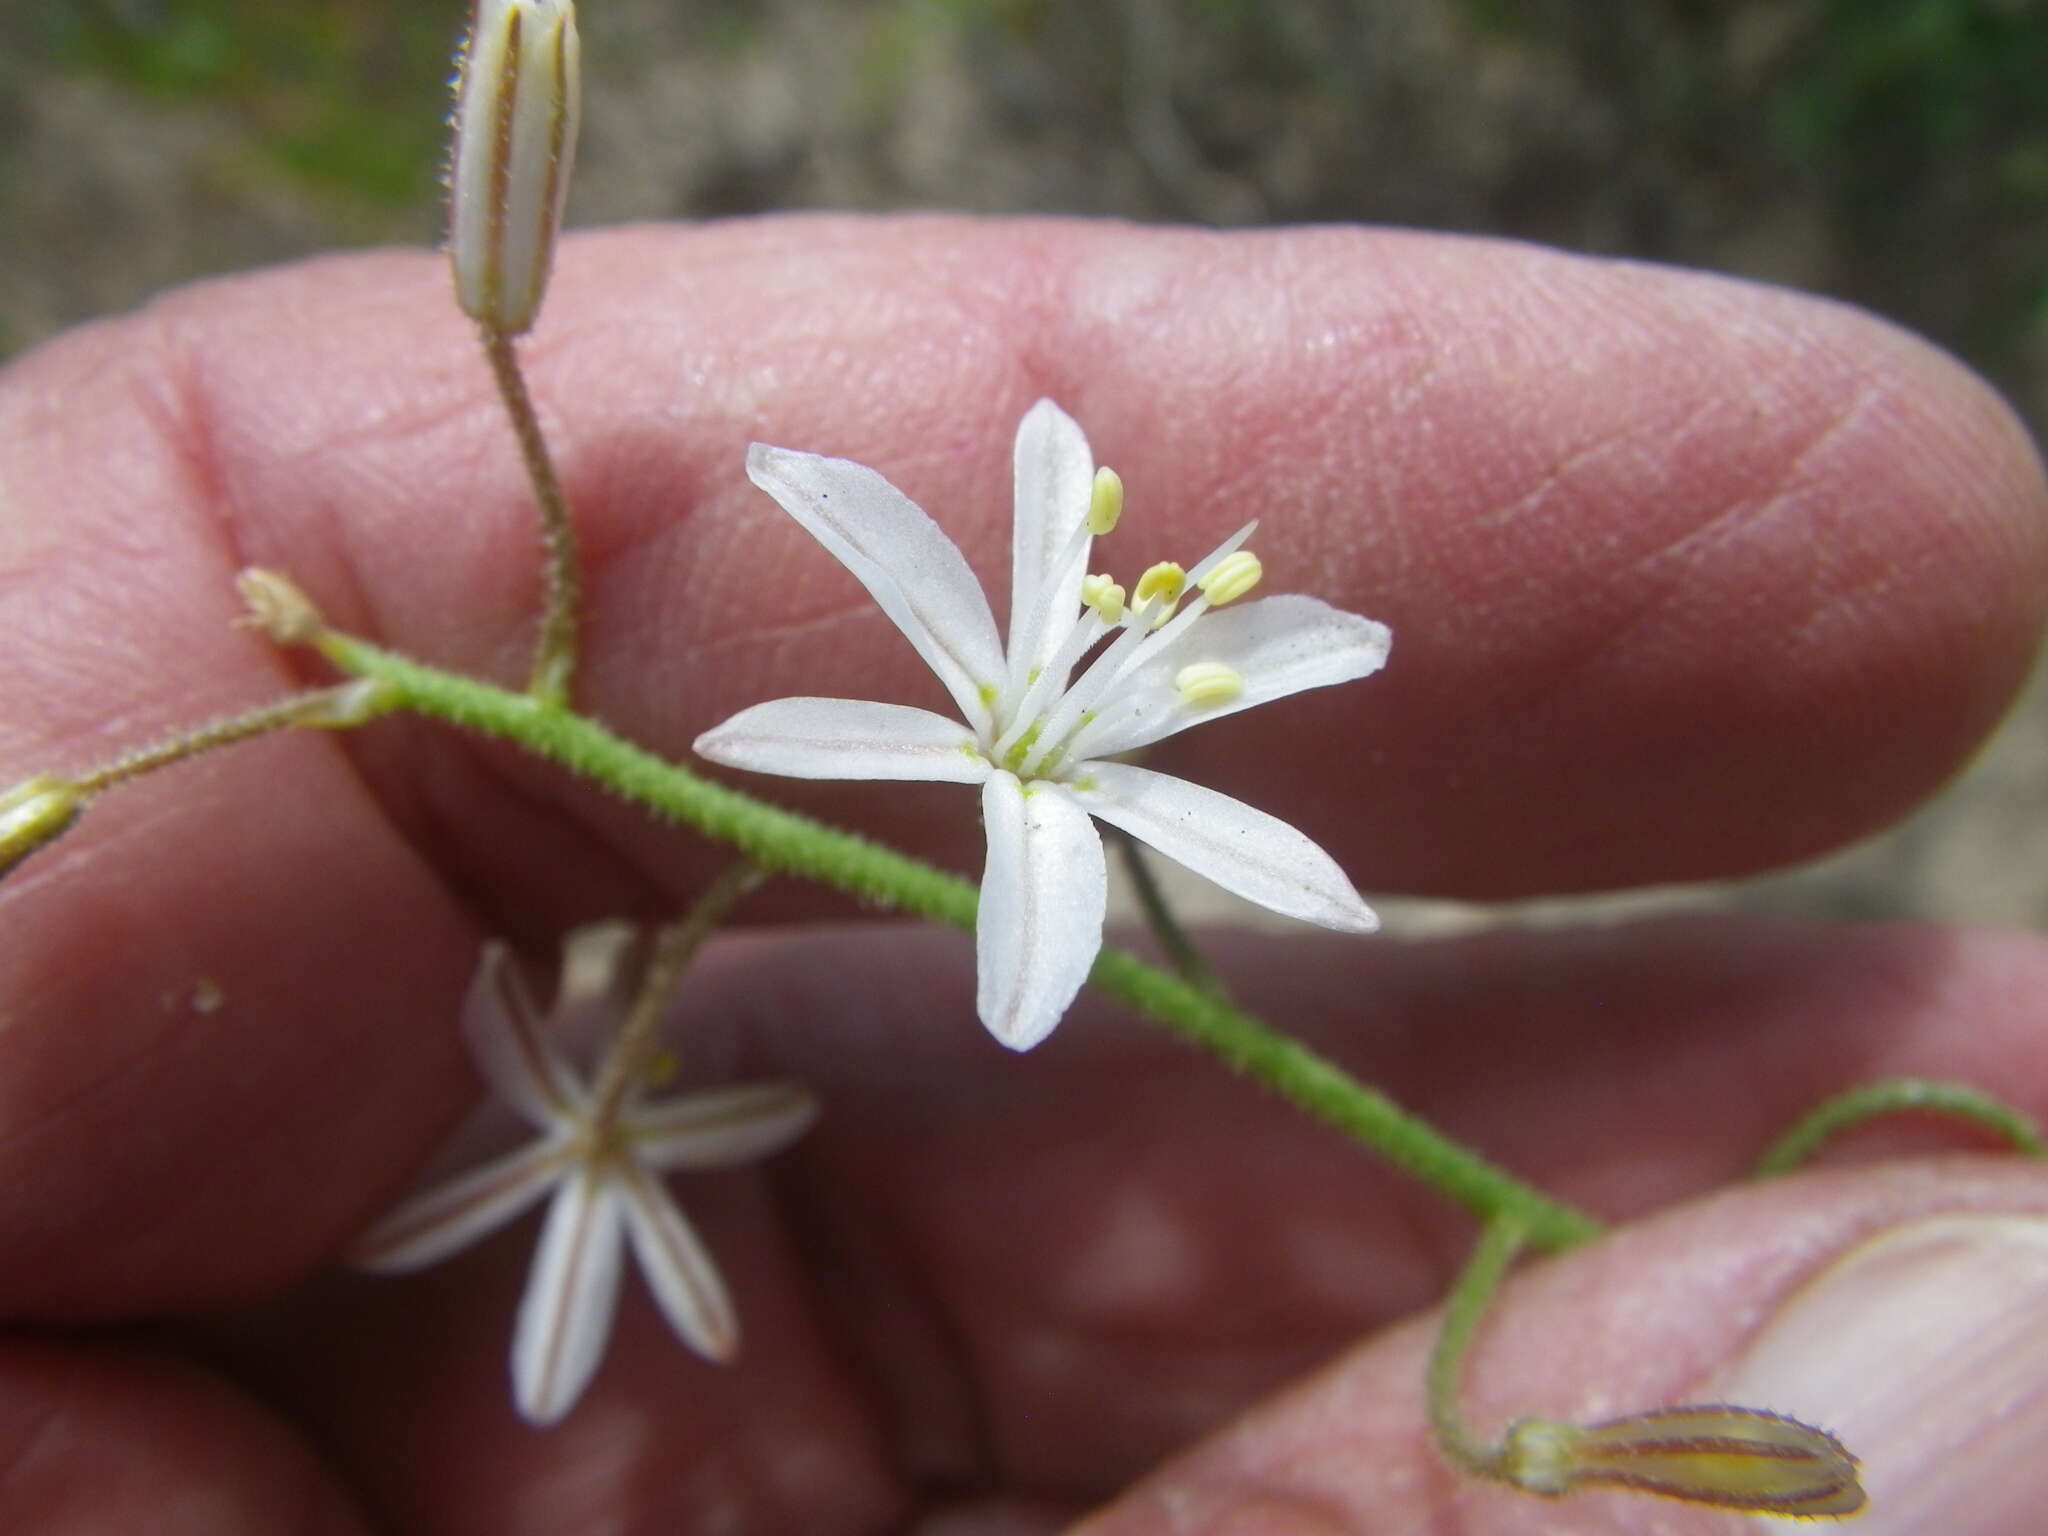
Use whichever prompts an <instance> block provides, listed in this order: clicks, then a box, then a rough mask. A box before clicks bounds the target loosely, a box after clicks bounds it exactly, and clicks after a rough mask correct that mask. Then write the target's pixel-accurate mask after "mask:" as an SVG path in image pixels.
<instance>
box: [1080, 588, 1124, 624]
mask: <svg viewBox="0 0 2048 1536" xmlns="http://www.w3.org/2000/svg"><path fill="white" fill-rule="evenodd" d="M1081 601H1082V602H1083V603H1084V604H1086V605H1087V606H1088V607H1090V608H1093V609H1094V610H1095V616H1096V617H1097V618H1098V619H1100V620H1102V622H1103V623H1105V624H1121V623H1122V622H1123V619H1124V589H1123V588H1122V587H1120V586H1118V585H1117V584H1116V583H1115V582H1113V581H1111V580H1110V579H1109V577H1107V576H1088V577H1084V578H1083V579H1082V582H1081Z"/></svg>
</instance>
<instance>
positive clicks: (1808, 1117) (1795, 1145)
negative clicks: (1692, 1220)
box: [1756, 1077, 2048, 1179]
mask: <svg viewBox="0 0 2048 1536" xmlns="http://www.w3.org/2000/svg"><path fill="white" fill-rule="evenodd" d="M1906 1113H1917V1114H1932V1115H1945V1116H1948V1117H1949V1118H1951V1119H1956V1120H1964V1121H1967V1122H1969V1123H1970V1124H1971V1125H1974V1126H1977V1127H1979V1128H1980V1129H1982V1130H1986V1131H1989V1132H1990V1133H1991V1134H1992V1135H1994V1136H1996V1137H1999V1138H2000V1139H2001V1140H2004V1141H2006V1142H2009V1143H2010V1144H2011V1145H2012V1148H2013V1150H2014V1151H2016V1152H2019V1153H2021V1154H2022V1155H2024V1156H2027V1157H2042V1156H2048V1144H2044V1143H2043V1141H2042V1139H2041V1132H2040V1129H2039V1127H2037V1126H2036V1125H2035V1124H2034V1122H2033V1121H2032V1120H2031V1119H2029V1118H2028V1117H2027V1116H2026V1115H2024V1114H2022V1113H2021V1112H2020V1111H2019V1110H2017V1109H2014V1108H2013V1107H2012V1106H2011V1105H2010V1104H2005V1103H2002V1102H2000V1101H1999V1100H1997V1099H1994V1098H1993V1097H1992V1096H1991V1095H1990V1094H1988V1093H1984V1092H1982V1091H1981V1090H1979V1089H1976V1088H1971V1087H1969V1086H1967V1085H1966V1084H1963V1083H1944V1082H1937V1081H1935V1080H1934V1079H1932V1078H1925V1077H1894V1078H1887V1079H1886V1080H1885V1081H1883V1082H1878V1083H1866V1084H1864V1085H1863V1086H1862V1087H1861V1088H1851V1089H1850V1090H1849V1091H1848V1092H1847V1093H1841V1094H1837V1095H1836V1096H1835V1097H1834V1098H1831V1099H1828V1100H1827V1101H1825V1102H1824V1103H1822V1104H1820V1105H1818V1106H1816V1107H1815V1108H1813V1109H1810V1110H1808V1111H1807V1112H1806V1113H1805V1114H1804V1115H1802V1116H1801V1117H1800V1118H1799V1120H1798V1121H1797V1122H1796V1123H1795V1124H1794V1125H1793V1126H1792V1128H1791V1129H1790V1130H1789V1131H1787V1132H1785V1134H1784V1135H1782V1136H1780V1137H1779V1138H1778V1139H1777V1140H1776V1141H1774V1142H1772V1143H1771V1147H1770V1150H1769V1151H1767V1152H1765V1153H1764V1155H1763V1156H1762V1157H1760V1158H1758V1159H1757V1165H1756V1176H1757V1177H1758V1178H1760V1179H1762V1178H1770V1177H1772V1176H1773V1175H1775V1174H1780V1173H1790V1172H1791V1171H1792V1170H1793V1169H1794V1168H1797V1167H1798V1166H1799V1165H1800V1164H1801V1163H1803V1162H1805V1161H1806V1160H1807V1159H1808V1158H1810V1157H1812V1156H1813V1154H1814V1153H1815V1152H1818V1151H1819V1150H1820V1148H1821V1145H1822V1143H1824V1142H1826V1141H1827V1140H1828V1139H1829V1138H1830V1137H1833V1136H1838V1135H1840V1134H1841V1133H1842V1132H1843V1131H1846V1130H1848V1129H1850V1128H1851V1127H1852V1126H1856V1125H1860V1124H1862V1123H1863V1122H1864V1121H1866V1120H1874V1119H1876V1118H1877V1117H1878V1116H1879V1115H1896V1114H1906Z"/></svg>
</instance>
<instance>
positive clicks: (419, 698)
mask: <svg viewBox="0 0 2048 1536" xmlns="http://www.w3.org/2000/svg"><path fill="white" fill-rule="evenodd" d="M314 643H315V644H316V645H318V647H319V648H320V650H321V652H322V653H323V654H325V655H326V656H327V657H328V658H329V659H330V660H331V661H333V662H334V664H335V665H336V666H338V667H340V668H341V669H342V670H343V671H346V672H349V673H352V674H354V675H356V676H359V677H366V678H375V679H377V680H378V681H380V682H382V683H384V684H386V685H388V686H389V687H390V688H391V689H392V690H394V697H395V698H396V699H397V701H398V703H399V706H400V707H403V708H407V709H410V710H413V711H414V712H416V713H418V714H422V715H430V716H433V717H436V718H438V719H442V720H446V721H449V722H450V723H452V724H455V725H459V726H463V727H466V728H468V729H470V730H473V731H478V732H481V733H483V734H485V735H489V736H496V737H500V738H503V739H505V740H510V741H515V742H518V743H519V744H520V745H521V746H523V747H526V748H527V749H528V750H530V751H532V752H534V753H535V754H537V755H538V756H541V757H545V758H548V759H550V760H551V761H553V762H556V763H559V764H561V765H562V766H563V767H565V768H568V769H569V770H570V771H571V772H574V773H577V774H580V775H582V776H584V777H586V778H591V779H596V780H598V781H599V782H601V783H603V784H605V785H606V786H607V787H609V788H610V789H612V790H614V791H615V792H617V793H618V794H621V795H624V796H625V797H627V798H628V799H631V800H635V801H638V802H639V803H640V804H641V805H643V806H645V807H647V808H648V809H649V810H652V811H654V812H656V813H657V814H659V815H662V816H666V817H668V818H670V819H671V820H674V821H680V822H686V823H688V824H689V825H691V826H693V827H695V828H696V829H697V830H698V831H700V832H703V833H705V834H706V835H707V836H709V837H712V838H715V839H717V840H719V841H720V842H725V843H730V844H731V845H733V846H734V847H735V848H737V849H738V850H739V851H740V852H741V853H743V854H744V855H745V856H746V857H747V858H748V859H749V860H750V861H751V862H752V863H753V864H755V865H756V866H758V867H759V868H761V869H763V870H767V871H776V872H781V871H786V872H789V873H791V874H799V875H803V876H805V877H807V878H809V879H812V880H816V881H819V882H821V883H823V884H826V885H830V886H834V887H836V888H838V889H839V890H842V891H845V892H848V893H849V894H851V895H854V896H857V897H860V898H861V899H863V900H866V901H870V902H874V903H878V904H880V905H884V906H889V907H893V908H895V909H897V910H898V911H902V912H908V913H912V914H914V915H916V916H919V917H925V918H929V919H931V920H933V921H935V922H940V923H944V924H947V925H948V926H950V927H954V928H963V929H972V928H973V926H974V914H975V903H976V892H975V888H974V887H973V886H972V885H970V884H969V883H968V882H967V881H965V880H963V879H961V878H960V877H959V876H957V875H950V874H947V873H946V872H944V871H943V870H940V869H936V868H934V867H933V866H932V865H930V864H926V863H924V862H923V861H922V860H918V859H913V858H910V857H908V856H907V855H904V854H901V853H898V852H896V851H895V850H893V849H890V848H885V847H883V846H882V845H881V844H879V843H875V842H871V841H869V840H868V839H867V838H864V837H860V836H857V835H855V834H853V833H850V832H842V831H840V830H838V829H837V828H834V827H828V826H826V825H824V824H823V823H822V822H818V821H814V820H812V819H811V818H810V817H808V816H801V815H798V814H796V813H795V812H792V811H785V810H782V809H781V808H779V807H777V806H774V805H770V804H768V803H767V802H766V801H762V800H757V799H755V798H754V797H753V796H751V795H746V794H742V793H741V792H739V791H738V790H735V789H729V788H727V787H726V786H725V785H722V784H717V783H714V782H713V781H712V780H710V779H707V778H704V777H703V776H701V775H699V774H696V773H692V772H691V771H690V770H689V769H687V768H684V767H682V766H680V765H678V764H675V763H671V762H667V761H665V760H663V759H662V758H659V757H656V756H655V755H654V754H653V753H651V752H647V751H644V750H643V749H641V748H639V747H636V746H634V745H633V744H632V743H631V742H628V741H626V740H624V739H623V738H621V737H618V736H615V735H613V734H612V733H611V732H610V731H608V730H606V729H605V728H604V727H603V726H601V725H599V724H598V723H597V722H596V721H594V720H590V719H587V718H585V717H583V716H581V715H576V714H571V713H569V712H567V711H564V710H559V709H553V708H548V707H546V706H543V705H541V704H540V703H538V702H537V701H536V700H534V699H533V698H532V697H531V696H528V695H523V694H517V693H511V692H507V691H506V690H504V689H501V688H494V687H491V686H489V685H488V684H485V683H480V682H477V681H475V680H474V679H471V678H465V677H459V676H456V675H454V674H452V673H448V672H443V671H440V670H439V669H437V668H434V667H429V666H426V665H423V664H422V663H420V662H416V661H413V660H411V659H409V658H407V657H404V656H400V655H397V654H396V653H394V652H391V651H386V650H383V649H381V648H379V647H377V646H373V645H371V644H369V643H368V642H366V641H363V640H358V639H355V638H353V637H350V636H347V635H342V634H338V633H335V632H333V631H325V632H323V633H321V634H320V635H319V636H318V638H317V639H316V640H315V641H314ZM1090 980H1091V982H1092V983H1093V984H1094V985H1095V987H1096V988H1097V989H1098V990H1100V991H1102V992H1103V993H1105V994H1107V995H1108V996H1110V997H1114V998H1116V999H1117V1000H1118V1001H1120V1002H1123V1003H1126V1004H1128V1005H1129V1006H1131V1007H1133V1008H1135V1009H1137V1010H1138V1011H1139V1012H1141V1013H1144V1014H1147V1015H1149V1016H1150V1017H1151V1018H1153V1019H1154V1020H1156V1021H1157V1022H1159V1023H1161V1024H1163V1025H1165V1026H1166V1027H1167V1028H1169V1029H1171V1030H1173V1031H1174V1032H1175V1033H1177V1034H1179V1035H1180V1036H1181V1037H1182V1038H1183V1039H1185V1040H1188V1041H1190V1042H1192V1043H1193V1044H1196V1045H1199V1046H1201V1047H1203V1048H1204V1049H1206V1050H1208V1051H1211V1052H1213V1053H1214V1054H1216V1055H1217V1056H1220V1057H1221V1058H1223V1060H1224V1061H1226V1062H1228V1063H1229V1064H1230V1065H1231V1066H1233V1067H1236V1068H1237V1069H1238V1070H1240V1071H1243V1072H1246V1073H1249V1074H1250V1075H1251V1076H1254V1077H1256V1078H1258V1079H1259V1080H1260V1081H1261V1082H1263V1083H1265V1084H1266V1085H1267V1086H1268V1087H1269V1088H1271V1089H1272V1090H1273V1091H1274V1092H1276V1093H1278V1094H1279V1095H1280V1096H1281V1097H1283V1098H1285V1099H1287V1100H1288V1101H1289V1102H1291V1103H1293V1104H1295V1105H1296V1106H1298V1107H1299V1108H1301V1109H1303V1110H1305V1111H1307V1112H1308V1113H1309V1114H1311V1115H1314V1116H1316V1117H1317V1118H1319V1119H1321V1120H1323V1121H1325V1122H1326V1123H1328V1124H1329V1125H1332V1126H1334V1127H1336V1128H1337V1129H1338V1130H1341V1131H1343V1132H1345V1133H1346V1134H1347V1135H1349V1136H1352V1137H1354V1138H1356V1139H1357V1140H1359V1141H1362V1142H1364V1143H1365V1144H1366V1145H1368V1146H1370V1147H1372V1148H1373V1149H1374V1150H1376V1151H1377V1152H1379V1154H1380V1155H1381V1156H1382V1157H1384V1158H1386V1159H1387V1160H1388V1161H1389V1162H1391V1163H1393V1164H1394V1165H1395V1166H1396V1167H1398V1168H1401V1169H1404V1170H1405V1171H1407V1172H1409V1173H1411V1174H1413V1175H1415V1176H1416V1177H1417V1178H1420V1179H1422V1180H1423V1181H1425V1182H1426V1183H1428V1184H1430V1185H1432V1186H1434V1187H1435V1188H1436V1189H1438V1190H1439V1191H1441V1192H1442V1193H1443V1194H1445V1195H1447V1196H1449V1197H1450V1198H1451V1199H1453V1200H1456V1201H1458V1202H1459V1203H1460V1204H1462V1205H1464V1206H1466V1207H1467V1208H1469V1209H1470V1210H1472V1211H1474V1212H1475V1213H1477V1214H1478V1215H1480V1216H1481V1217H1484V1218H1489V1219H1491V1218H1494V1217H1497V1216H1501V1215H1511V1216H1513V1217H1514V1218H1515V1220H1516V1222H1517V1224H1518V1226H1519V1227H1520V1228H1521V1229H1522V1230H1524V1231H1525V1232H1526V1234H1527V1237H1528V1240H1529V1241H1530V1242H1532V1243H1534V1244H1536V1245H1537V1246H1538V1247H1542V1248H1547V1249H1558V1248H1568V1247H1571V1246H1572V1245H1574V1244H1576V1243H1581V1242H1584V1241H1586V1240H1587V1239H1588V1238H1591V1237H1593V1236H1595V1235H1597V1234H1598V1232H1599V1230H1600V1225H1599V1223H1598V1222H1596V1221H1595V1220H1594V1219H1593V1218H1592V1217H1590V1216H1587V1215H1585V1214H1583V1213H1582V1212H1579V1211H1577V1210H1574V1209H1573V1208H1571V1207H1570V1206H1567V1205H1564V1204H1562V1203H1560V1202H1558V1201H1556V1200H1553V1199H1551V1198H1550V1197H1549V1196H1547V1195H1545V1194H1543V1193H1542V1192H1541V1191H1540V1190H1537V1189H1535V1188H1533V1187H1531V1186H1530V1185H1528V1184H1525V1183H1523V1182H1522V1181H1521V1180H1519V1179H1516V1178H1515V1177H1513V1176H1512V1175H1511V1174H1509V1173H1507V1172H1506V1171H1505V1170H1503V1169H1501V1168H1499V1167H1497V1166H1495V1165H1494V1164H1492V1163H1490V1162H1488V1161H1487V1160H1486V1159H1484V1158H1482V1157H1480V1156H1479V1155H1478V1154H1477V1153H1475V1152H1472V1151H1470V1150H1469V1149H1467V1148H1465V1147H1463V1146H1460V1145H1459V1144H1458V1143H1456V1142H1454V1141H1452V1140H1450V1139H1449V1138H1448V1137H1445V1136H1443V1135H1442V1134H1440V1133H1439V1132H1437V1131H1436V1130H1434V1129H1432V1128H1431V1127H1430V1126H1428V1125H1426V1124H1424V1123H1423V1122H1422V1121H1420V1120H1418V1119H1416V1118H1415V1117H1414V1116H1413V1115H1411V1114H1409V1113H1407V1112H1406V1111H1405V1110H1403V1109H1401V1108H1400V1106H1398V1105H1397V1104H1395V1103H1394V1101H1393V1100H1392V1099H1390V1098H1388V1097H1387V1096H1386V1095H1385V1094H1383V1093H1380V1092H1379V1091H1377V1090H1376V1089H1373V1088H1370V1087H1367V1086H1366V1085H1365V1084H1363V1083H1361V1082H1359V1081H1358V1080H1357V1079H1356V1078H1353V1077H1352V1076H1350V1075H1349V1074H1348V1073H1346V1072H1344V1071H1343V1070H1341V1069H1340V1068H1338V1067H1337V1066H1336V1065H1334V1064H1333V1063H1331V1062H1329V1061H1326V1060H1324V1059H1323V1058H1322V1057H1320V1056H1318V1055H1317V1054H1316V1053H1315V1052H1313V1051H1311V1050H1309V1049H1308V1048H1307V1047H1306V1046H1303V1045H1301V1044H1299V1043H1298V1042H1296V1041H1294V1040H1292V1039H1290V1038H1288V1037H1287V1036H1285V1035H1282V1034H1280V1033H1279V1032H1278V1031H1276V1030H1274V1029H1272V1028H1271V1027H1270V1026H1268V1025H1266V1024H1265V1023H1263V1022H1261V1021H1260V1020H1259V1019H1257V1018H1254V1017H1253V1016H1252V1015H1251V1014H1249V1013H1246V1012H1244V1011H1243V1010H1242V1009H1239V1008H1235V1007H1233V1006H1231V1005H1230V1004H1228V1003H1226V1002H1223V1001H1221V1000H1220V999H1218V998H1215V997H1212V996H1209V995H1208V994H1206V993H1204V992H1203V991H1201V990H1200V989H1199V988H1198V987H1196V986H1194V985H1192V984H1190V983H1189V982H1187V981H1184V980H1182V979H1181V978H1180V977H1177V976H1174V975H1172V974H1170V973H1168V972H1166V971H1163V970H1160V969H1159V968H1158V967H1156V966H1152V965H1148V964H1146V963H1145V962H1144V961H1142V960H1140V959H1139V958H1138V957H1137V956H1135V955H1132V954H1130V953H1128V952H1126V951H1123V950H1118V949H1112V948H1105V949H1104V950H1103V951H1102V953H1101V955H1100V956H1099V957H1098V958H1097V960H1096V962H1095V969H1094V971H1093V973H1092V974H1091V976H1090Z"/></svg>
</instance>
